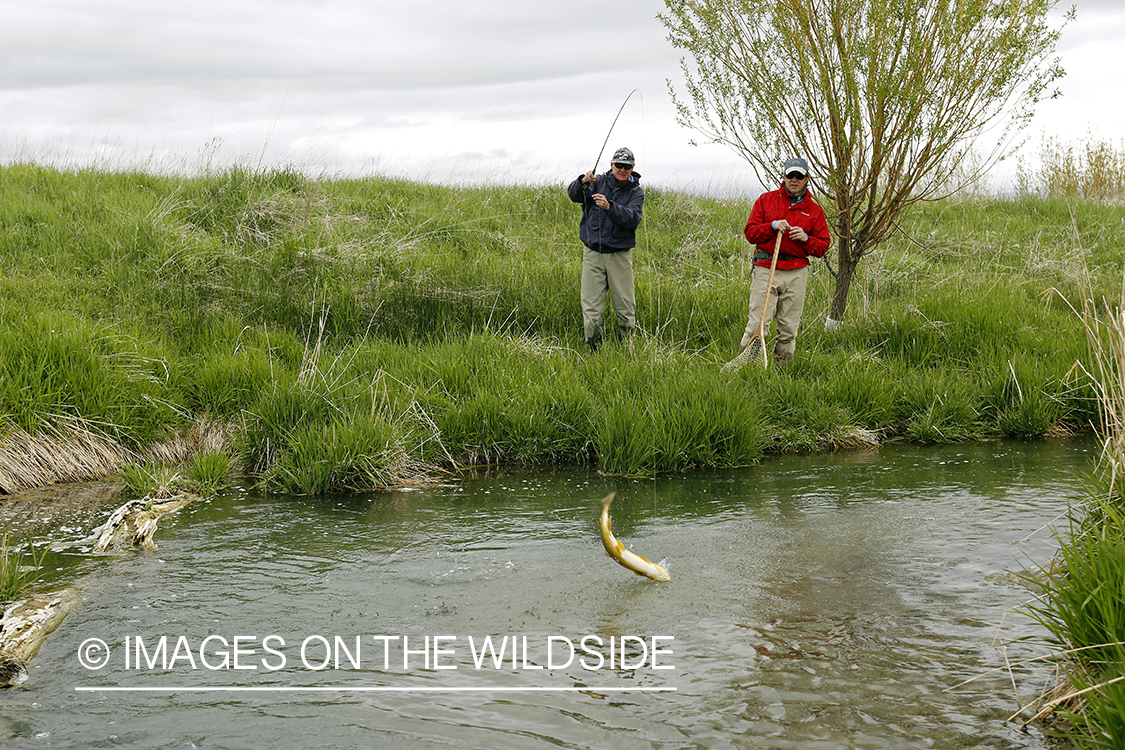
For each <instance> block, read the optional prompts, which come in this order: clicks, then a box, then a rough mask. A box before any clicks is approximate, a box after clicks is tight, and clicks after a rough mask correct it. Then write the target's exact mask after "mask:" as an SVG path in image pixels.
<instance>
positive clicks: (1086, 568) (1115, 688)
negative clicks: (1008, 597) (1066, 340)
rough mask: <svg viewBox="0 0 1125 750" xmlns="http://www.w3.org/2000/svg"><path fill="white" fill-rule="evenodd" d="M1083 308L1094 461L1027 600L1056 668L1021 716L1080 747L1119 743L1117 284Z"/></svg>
mask: <svg viewBox="0 0 1125 750" xmlns="http://www.w3.org/2000/svg"><path fill="white" fill-rule="evenodd" d="M1083 314H1084V320H1085V323H1086V331H1087V336H1088V338H1089V341H1090V350H1091V357H1090V376H1091V379H1092V381H1093V382H1094V384H1095V389H1096V391H1097V394H1098V399H1099V403H1100V405H1101V421H1100V423H1099V428H1098V432H1099V435H1100V437H1101V438H1102V445H1103V450H1102V455H1101V465H1100V471H1099V472H1098V473H1097V474H1095V475H1094V476H1093V478H1092V479H1093V481H1091V483H1090V493H1089V497H1088V498H1087V500H1086V501H1085V502H1084V503H1083V504H1081V505H1079V506H1077V507H1075V508H1073V509H1072V512H1071V517H1070V526H1069V529H1068V530H1067V531H1066V533H1065V534H1064V535H1063V536H1062V547H1061V549H1060V552H1059V554H1058V556H1057V558H1056V562H1055V563H1054V564H1052V565H1051V566H1050V567H1049V568H1048V569H1046V570H1043V571H1041V572H1040V576H1039V578H1038V582H1039V587H1040V589H1041V596H1040V597H1039V598H1038V599H1037V600H1036V601H1035V602H1034V603H1033V604H1032V605H1031V606H1030V607H1029V611H1030V614H1031V616H1032V617H1033V618H1035V619H1036V620H1038V621H1039V622H1040V623H1042V624H1043V625H1044V626H1045V627H1046V628H1047V630H1048V631H1049V632H1050V633H1051V636H1052V638H1051V641H1050V645H1051V646H1052V653H1051V655H1050V657H1049V658H1050V660H1051V661H1053V662H1055V665H1056V666H1055V673H1054V679H1053V680H1052V681H1051V682H1050V683H1049V685H1048V690H1047V691H1046V692H1045V694H1044V696H1043V697H1042V698H1041V699H1040V700H1039V701H1036V702H1034V703H1033V704H1032V706H1030V707H1029V708H1031V709H1032V711H1029V712H1028V713H1032V712H1034V719H1037V720H1045V721H1047V722H1048V723H1049V726H1050V728H1052V729H1054V730H1056V732H1057V733H1058V734H1059V735H1061V736H1063V737H1065V738H1066V739H1067V740H1068V741H1069V743H1070V744H1071V746H1073V747H1076V748H1082V749H1083V750H1085V749H1086V748H1091V749H1092V748H1121V747H1125V317H1123V315H1125V289H1123V290H1122V294H1121V297H1120V298H1119V300H1118V301H1117V302H1116V303H1112V304H1111V303H1109V302H1108V301H1103V302H1102V303H1101V304H1095V303H1092V302H1091V303H1089V304H1087V305H1086V306H1085V307H1084V309H1083Z"/></svg>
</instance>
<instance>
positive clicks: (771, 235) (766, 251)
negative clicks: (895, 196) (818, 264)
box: [738, 159, 831, 365]
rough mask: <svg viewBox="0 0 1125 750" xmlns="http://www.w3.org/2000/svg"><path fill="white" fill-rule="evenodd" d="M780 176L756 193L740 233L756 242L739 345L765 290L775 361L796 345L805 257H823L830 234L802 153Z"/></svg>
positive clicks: (750, 336)
mask: <svg viewBox="0 0 1125 750" xmlns="http://www.w3.org/2000/svg"><path fill="white" fill-rule="evenodd" d="M783 174H784V175H785V180H784V182H783V183H782V185H781V188H780V189H779V190H773V191H771V192H768V193H763V194H762V195H760V196H758V200H756V201H755V202H754V208H753V209H751V211H750V218H749V220H748V221H747V222H746V229H745V230H744V233H745V235H746V240H747V241H748V242H750V244H752V245H757V249H756V250H755V252H754V272H753V275H752V276H751V281H750V319H749V321H748V322H747V324H746V332H745V333H744V334H743V335H742V343H741V345H740V346H739V349H738V351H739V352H741V351H742V350H743V349H745V348H746V347H747V346H748V345H749V344H750V342H752V341H753V340H754V338H755V336H756V334H757V331H758V321H759V319H760V318H761V317H762V306H763V304H764V303H765V302H766V293H767V291H768V293H769V304H768V306H766V311H765V323H764V325H763V326H762V330H764V331H767V332H768V331H769V328H770V322H771V321H773V320H774V319H775V318H776V320H777V339H776V341H775V342H774V346H773V356H774V361H775V362H777V364H779V365H785V364H788V363H789V361H790V360H792V359H793V354H794V352H796V349H797V344H796V340H797V326H798V325H799V324H800V322H801V313H802V312H803V311H804V309H805V288H806V286H807V284H808V279H809V258H823V257H824V254H825V253H826V252H828V243H829V242H830V241H831V237H830V236H829V234H828V221H827V220H826V219H825V217H824V211H823V210H822V209H821V207H820V206H818V205H817V204H816V203H815V202H814V201H813V199H812V196H811V195H810V194H809V165H808V163H807V162H805V160H804V159H790V160H789V161H787V162H785V168H784V170H783ZM779 232H780V233H781V253H780V254H779V255H778V256H777V270H776V272H775V273H774V277H773V284H772V286H771V287H770V288H769V289H768V290H767V288H766V282H767V281H768V280H769V275H770V263H771V261H772V258H773V253H774V246H775V245H776V244H777V235H778V233H779Z"/></svg>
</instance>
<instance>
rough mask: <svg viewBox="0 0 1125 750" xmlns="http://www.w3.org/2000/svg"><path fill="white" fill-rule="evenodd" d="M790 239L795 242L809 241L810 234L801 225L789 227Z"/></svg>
mask: <svg viewBox="0 0 1125 750" xmlns="http://www.w3.org/2000/svg"><path fill="white" fill-rule="evenodd" d="M789 239H791V240H793V241H794V242H808V239H809V235H808V234H806V233H805V230H804V229H801V228H800V227H789Z"/></svg>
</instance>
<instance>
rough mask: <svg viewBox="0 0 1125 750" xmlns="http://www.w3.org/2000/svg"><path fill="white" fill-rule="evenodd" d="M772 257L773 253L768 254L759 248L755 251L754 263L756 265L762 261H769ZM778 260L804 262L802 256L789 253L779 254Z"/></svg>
mask: <svg viewBox="0 0 1125 750" xmlns="http://www.w3.org/2000/svg"><path fill="white" fill-rule="evenodd" d="M772 257H773V253H767V252H766V251H765V250H762V249H761V248H758V249H756V250H754V262H755V263H757V262H758V261H760V260H769V259H770V258H772ZM777 259H778V260H802V258H801V256H800V255H790V254H789V253H778V254H777Z"/></svg>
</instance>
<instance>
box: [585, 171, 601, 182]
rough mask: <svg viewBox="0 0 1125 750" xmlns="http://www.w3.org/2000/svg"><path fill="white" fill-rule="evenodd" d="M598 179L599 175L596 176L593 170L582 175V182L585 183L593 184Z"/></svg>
mask: <svg viewBox="0 0 1125 750" xmlns="http://www.w3.org/2000/svg"><path fill="white" fill-rule="evenodd" d="M596 179H598V178H597V175H595V174H594V170H592V169H591V170H590V171H589V172H587V173H586V174H584V175H582V182H583V183H589V182H593V181H594V180H596Z"/></svg>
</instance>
